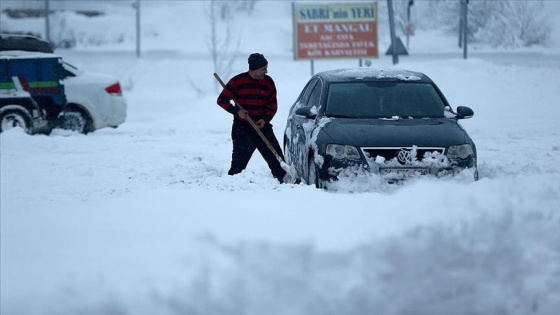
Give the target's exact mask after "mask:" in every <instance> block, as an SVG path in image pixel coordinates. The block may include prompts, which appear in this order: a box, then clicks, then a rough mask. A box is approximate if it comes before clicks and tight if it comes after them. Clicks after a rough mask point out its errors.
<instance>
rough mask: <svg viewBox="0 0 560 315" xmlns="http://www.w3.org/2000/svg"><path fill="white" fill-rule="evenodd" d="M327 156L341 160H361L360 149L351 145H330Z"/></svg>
mask: <svg viewBox="0 0 560 315" xmlns="http://www.w3.org/2000/svg"><path fill="white" fill-rule="evenodd" d="M327 154H328V155H330V156H332V157H334V158H335V159H339V160H345V159H354V160H359V159H360V153H359V152H358V149H357V148H356V147H354V146H351V145H340V144H328V145H327Z"/></svg>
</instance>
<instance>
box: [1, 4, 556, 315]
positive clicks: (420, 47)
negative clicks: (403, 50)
mask: <svg viewBox="0 0 560 315" xmlns="http://www.w3.org/2000/svg"><path fill="white" fill-rule="evenodd" d="M4 3H6V2H5V1H2V5H4ZM162 3H163V1H143V7H142V8H143V11H142V12H143V15H144V17H143V19H144V22H145V24H143V25H144V26H143V28H142V29H143V31H142V32H143V34H144V37H143V41H142V47H143V51H142V57H141V58H139V59H137V58H136V56H135V51H134V47H135V44H134V32H135V30H134V24H133V20H134V17H133V16H131V14H130V12H131V11H130V9H129V8H128V7H125V6H120V7H118V8H119V9H118V10H117V9H115V15H116V16H118V18H117V17H115V16H113V17H112V16H106V17H105V18H101V19H85V18H83V17H79V16H78V17H77V16H74V17H72V18H76V19H81V20H80V23H79V25H81V27H80V28H79V29H76V30H75V31H76V32H86V31H87V32H88V35H87V36H84V37H87V38H95V36H99V37H98V38H99V41H100V42H103V43H104V44H103V45H91V44H88V43H87V42H83V43H79V45H78V46H77V48H76V49H58V50H57V53H59V54H61V55H62V56H63V58H65V59H66V60H68V61H70V62H71V63H73V64H75V65H77V66H78V67H80V68H82V69H85V70H88V71H95V72H102V73H109V74H113V75H117V76H118V77H119V78H120V79H121V82H122V83H123V86H124V87H125V96H126V97H127V100H128V104H129V112H128V118H127V122H126V123H125V124H123V125H122V126H120V127H119V128H118V129H103V130H99V131H96V132H94V133H91V134H88V135H81V134H74V133H70V132H65V131H61V130H56V131H55V132H54V133H53V134H51V135H50V136H28V135H26V134H25V133H23V132H22V131H20V130H11V131H9V132H4V133H2V134H1V135H0V215H1V217H0V218H1V220H0V279H1V282H0V313H2V314H3V315H4V314H6V315H9V314H18V315H20V314H23V315H26V314H307V315H312V314H388V315H401V314H421V315H422V314H430V315H433V314H441V315H448V314H465V315H466V314H539V315H541V314H542V315H557V314H558V310H559V309H560V277H559V276H558V275H559V274H560V247H559V244H560V233H559V231H560V212H559V210H558V209H559V208H560V132H559V128H558V121H559V119H560V109H559V108H558V101H557V95H556V94H557V92H556V91H558V90H560V83H559V81H558V77H559V75H560V54H559V50H558V49H557V47H558V46H553V45H552V44H551V45H552V46H551V47H534V48H531V49H514V50H504V49H501V50H499V51H497V50H493V49H490V48H488V47H472V51H471V54H470V55H469V58H468V59H467V60H464V59H462V51H461V50H460V49H459V48H457V47H456V39H455V38H452V37H448V36H447V35H445V34H444V33H439V32H418V33H417V36H416V37H414V38H413V39H412V40H411V55H410V56H407V57H404V56H402V57H401V58H400V62H399V64H398V65H393V64H392V62H391V58H390V57H387V56H384V55H382V56H380V58H379V59H375V60H373V66H374V67H379V68H389V69H392V68H406V69H411V70H416V71H421V72H424V73H426V74H427V75H428V76H430V77H431V78H432V79H433V80H434V81H435V82H436V83H437V84H438V85H439V86H440V88H441V89H442V91H443V93H444V94H445V95H446V96H447V98H448V100H449V101H450V103H451V104H452V105H453V106H454V107H456V106H458V105H467V106H470V107H471V108H473V110H474V112H475V115H474V117H473V118H472V119H468V120H464V121H462V125H463V127H464V128H465V129H466V130H467V131H468V132H469V134H470V135H471V136H472V138H473V140H474V141H475V143H476V144H477V149H478V157H479V161H478V163H479V171H480V177H481V178H480V180H479V181H477V182H474V181H473V180H472V178H471V176H469V174H459V176H457V177H454V178H440V179H434V178H428V177H426V178H423V177H419V178H413V179H411V180H410V181H408V182H406V183H403V184H401V185H394V184H388V183H386V182H384V181H382V180H381V179H380V178H379V177H376V176H375V175H374V174H369V175H362V176H356V177H350V178H345V179H343V180H341V181H339V182H337V183H336V184H335V185H333V187H332V189H331V190H328V191H324V190H316V189H315V188H312V187H309V186H306V185H291V184H287V185H280V184H277V182H276V181H275V180H274V179H273V178H272V177H271V175H270V172H269V171H268V168H267V166H266V164H265V163H264V161H263V160H262V158H261V157H260V156H259V155H258V154H255V156H254V157H253V159H252V160H251V162H250V164H249V167H248V168H247V170H246V171H244V172H243V173H242V174H239V175H237V176H233V177H232V176H228V175H227V170H228V168H229V163H230V158H231V141H230V134H229V133H230V127H231V116H230V115H229V114H228V113H226V112H224V111H223V110H222V109H221V108H219V107H218V106H217V105H216V103H215V102H216V97H217V90H216V89H217V85H216V83H215V82H214V79H213V77H212V73H213V71H214V68H213V63H212V60H211V58H210V56H209V53H208V46H207V44H208V43H207V38H208V34H209V30H210V28H209V27H210V26H209V23H208V21H207V20H208V17H207V16H206V15H205V13H204V10H205V8H204V6H205V3H204V2H198V1H169V2H166V4H167V5H165V6H164V5H162ZM290 10H291V7H290V4H289V2H287V1H286V2H284V1H261V2H259V4H258V5H257V6H256V7H255V10H254V12H253V13H252V15H250V16H247V15H240V16H243V18H240V19H236V20H235V21H234V22H232V24H231V25H232V26H234V27H235V29H236V32H235V33H234V34H236V36H239V37H236V38H238V39H239V46H238V47H237V49H235V45H234V46H233V47H232V51H233V52H235V54H233V56H234V58H235V59H234V62H233V65H232V67H231V69H229V72H230V73H221V75H222V77H224V78H226V77H229V76H231V75H233V74H235V73H237V72H241V71H245V70H246V69H247V55H248V53H251V52H262V53H263V54H264V55H265V56H266V57H267V59H268V60H269V62H270V67H269V74H270V75H271V76H272V77H273V78H274V80H275V82H276V83H277V86H278V93H279V106H280V108H279V112H278V114H277V115H276V117H275V118H274V120H273V121H272V123H273V124H274V128H275V132H276V133H277V136H278V137H279V138H280V137H281V136H282V134H283V131H284V127H285V123H286V118H287V112H288V108H289V106H290V105H291V104H292V103H293V102H294V100H295V99H296V98H297V96H298V94H299V92H300V91H301V89H302V88H303V86H304V84H305V83H306V82H307V80H308V79H309V77H310V64H309V62H308V61H294V60H293V57H292V50H291V43H292V42H291V41H292V38H291V19H290ZM119 15H120V16H119ZM68 18H70V17H68ZM11 22H13V21H10V23H11ZM28 22H30V21H27V22H26V23H28ZM5 23H6V20H5V18H4V17H3V18H2V20H1V21H0V26H2V27H5V25H6V24H5ZM18 23H19V22H18ZM34 23H37V26H36V27H37V29H40V27H41V26H40V22H39V21H32V22H31V24H29V25H31V26H29V27H31V28H33V27H35V26H33V25H35V24H34ZM120 23H122V25H121V24H120ZM109 24H111V26H112V24H119V27H118V28H119V29H121V30H122V32H121V33H115V32H106V31H105V29H106V28H109ZM380 32H381V31H380ZM558 33H559V32H555V34H558ZM95 34H97V35H95ZM555 36H556V37H555V38H554V39H553V40H552V41H551V43H560V42H559V41H558V40H557V39H558V38H559V37H558V36H557V35H555ZM380 37H381V38H382V39H381V43H380V45H381V49H380V51H383V50H384V48H383V47H387V46H386V45H387V41H386V38H387V36H386V35H383V34H380ZM115 38H121V39H122V41H120V42H119V41H118V40H115ZM383 45H385V46H383ZM225 56H228V55H225ZM357 65H358V61H357V60H330V61H327V60H325V61H317V62H315V71H322V70H327V69H333V68H340V67H353V66H357Z"/></svg>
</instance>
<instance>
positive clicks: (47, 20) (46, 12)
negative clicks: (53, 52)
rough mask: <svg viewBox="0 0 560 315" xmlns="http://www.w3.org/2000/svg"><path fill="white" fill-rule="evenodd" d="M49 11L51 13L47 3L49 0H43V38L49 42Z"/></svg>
mask: <svg viewBox="0 0 560 315" xmlns="http://www.w3.org/2000/svg"><path fill="white" fill-rule="evenodd" d="M50 13H51V9H50V5H49V0H45V39H46V40H47V42H49V43H50V42H51V29H50V23H49V16H50Z"/></svg>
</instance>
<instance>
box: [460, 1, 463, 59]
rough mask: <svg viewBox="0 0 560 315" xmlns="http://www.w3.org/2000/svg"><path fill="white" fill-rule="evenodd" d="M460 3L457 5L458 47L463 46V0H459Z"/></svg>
mask: <svg viewBox="0 0 560 315" xmlns="http://www.w3.org/2000/svg"><path fill="white" fill-rule="evenodd" d="M460 1H461V4H460V5H459V48H462V47H463V24H464V22H463V21H464V16H463V9H464V6H463V0H460Z"/></svg>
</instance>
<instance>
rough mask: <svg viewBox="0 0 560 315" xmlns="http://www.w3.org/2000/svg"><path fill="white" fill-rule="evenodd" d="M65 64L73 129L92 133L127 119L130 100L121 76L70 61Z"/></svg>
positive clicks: (114, 126)
mask: <svg viewBox="0 0 560 315" xmlns="http://www.w3.org/2000/svg"><path fill="white" fill-rule="evenodd" d="M63 66H64V70H65V74H66V78H65V79H64V89H65V91H66V100H67V102H68V107H67V111H66V113H65V116H66V117H65V118H66V124H67V127H68V128H69V129H72V130H76V131H79V132H82V133H88V132H91V131H94V130H97V129H101V128H105V127H113V128H116V127H117V126H119V125H120V124H122V123H123V122H125V120H126V109H127V102H126V99H125V97H124V96H123V94H122V90H121V85H120V83H119V80H118V79H117V78H115V77H112V76H108V75H102V74H94V73H89V72H85V71H82V70H79V69H78V68H76V67H74V66H73V65H71V64H69V63H67V62H64V63H63Z"/></svg>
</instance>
